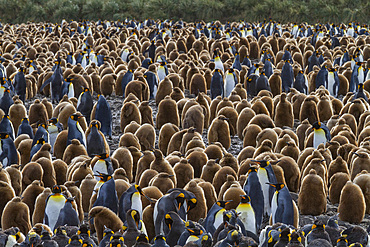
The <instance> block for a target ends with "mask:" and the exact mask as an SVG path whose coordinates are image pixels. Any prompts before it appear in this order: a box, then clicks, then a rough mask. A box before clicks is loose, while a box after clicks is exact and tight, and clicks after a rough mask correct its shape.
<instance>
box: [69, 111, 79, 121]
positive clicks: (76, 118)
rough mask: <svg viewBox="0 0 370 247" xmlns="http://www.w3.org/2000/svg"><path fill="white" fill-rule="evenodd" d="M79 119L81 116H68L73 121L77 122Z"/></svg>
mask: <svg viewBox="0 0 370 247" xmlns="http://www.w3.org/2000/svg"><path fill="white" fill-rule="evenodd" d="M79 118H82V116H81V115H79V114H76V113H75V114H72V115H71V116H70V119H72V120H73V121H78V119H79Z"/></svg>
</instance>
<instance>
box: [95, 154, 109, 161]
mask: <svg viewBox="0 0 370 247" xmlns="http://www.w3.org/2000/svg"><path fill="white" fill-rule="evenodd" d="M96 157H98V158H99V159H100V160H105V159H108V158H109V154H107V153H102V154H98V155H96Z"/></svg>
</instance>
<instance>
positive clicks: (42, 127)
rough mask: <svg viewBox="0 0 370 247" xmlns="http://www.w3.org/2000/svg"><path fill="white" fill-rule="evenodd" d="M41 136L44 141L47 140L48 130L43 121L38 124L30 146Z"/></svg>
mask: <svg viewBox="0 0 370 247" xmlns="http://www.w3.org/2000/svg"><path fill="white" fill-rule="evenodd" d="M41 138H43V139H44V140H45V142H49V132H48V131H47V129H46V125H45V124H44V123H42V124H39V126H38V128H37V130H36V133H35V136H34V137H33V141H32V147H33V146H35V144H36V142H37V141H38V140H40V139H41Z"/></svg>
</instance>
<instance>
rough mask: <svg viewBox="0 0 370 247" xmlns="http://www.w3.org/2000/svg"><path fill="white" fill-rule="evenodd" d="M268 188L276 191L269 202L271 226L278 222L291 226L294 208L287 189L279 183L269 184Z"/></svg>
mask: <svg viewBox="0 0 370 247" xmlns="http://www.w3.org/2000/svg"><path fill="white" fill-rule="evenodd" d="M270 186H272V187H274V188H275V189H276V191H275V193H274V196H273V197H272V202H271V221H272V222H271V224H272V225H273V224H276V223H278V222H280V223H283V224H287V225H292V226H293V225H294V206H293V201H292V197H291V195H290V193H289V190H288V188H287V187H286V186H285V184H281V183H276V184H272V183H270Z"/></svg>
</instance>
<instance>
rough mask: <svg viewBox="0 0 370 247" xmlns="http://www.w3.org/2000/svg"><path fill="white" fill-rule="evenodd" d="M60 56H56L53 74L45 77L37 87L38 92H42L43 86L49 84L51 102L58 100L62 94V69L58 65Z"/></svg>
mask: <svg viewBox="0 0 370 247" xmlns="http://www.w3.org/2000/svg"><path fill="white" fill-rule="evenodd" d="M61 61H62V60H61V58H60V57H59V56H58V58H57V60H56V61H55V64H56V67H55V69H54V73H53V75H52V76H51V77H50V78H49V79H47V80H46V81H45V82H44V83H43V84H42V86H41V87H40V89H39V92H42V90H43V89H44V87H45V86H47V85H49V84H50V92H51V99H52V102H53V103H54V102H59V101H60V100H61V99H62V97H63V95H62V86H63V82H64V79H63V70H62V68H61V67H60V64H61Z"/></svg>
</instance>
